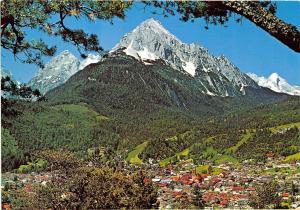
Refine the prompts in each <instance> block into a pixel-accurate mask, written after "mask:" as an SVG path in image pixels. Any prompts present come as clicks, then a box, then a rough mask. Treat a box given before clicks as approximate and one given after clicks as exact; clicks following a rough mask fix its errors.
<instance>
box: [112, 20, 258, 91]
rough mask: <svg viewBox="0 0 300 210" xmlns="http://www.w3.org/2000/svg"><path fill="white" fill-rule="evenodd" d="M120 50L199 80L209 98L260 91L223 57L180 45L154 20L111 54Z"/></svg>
mask: <svg viewBox="0 0 300 210" xmlns="http://www.w3.org/2000/svg"><path fill="white" fill-rule="evenodd" d="M117 50H123V51H124V52H125V53H126V54H127V55H130V56H133V57H135V58H136V59H138V60H140V61H142V62H144V63H145V64H146V65H149V64H150V63H149V62H148V61H147V60H157V59H162V60H164V61H165V62H166V63H167V64H168V65H170V66H171V67H172V68H174V69H176V70H178V71H181V72H182V73H184V74H187V75H189V76H191V77H192V78H194V79H195V80H199V81H200V84H203V87H201V88H202V89H203V92H205V93H207V94H208V93H209V94H210V95H219V96H235V95H239V94H243V93H244V88H241V87H242V86H243V87H246V86H252V87H255V88H258V85H257V84H256V83H255V82H254V81H253V80H252V79H251V78H250V77H248V76H247V75H246V74H244V73H242V72H240V70H239V69H238V68H237V67H236V66H234V65H233V64H232V63H231V62H230V61H229V60H228V59H227V58H226V57H225V56H224V55H222V56H220V57H215V56H213V55H211V54H210V53H209V52H208V50H207V49H205V48H204V47H202V46H200V45H198V44H195V43H192V44H185V43H183V42H181V41H180V40H179V39H178V38H176V37H175V36H174V35H173V34H171V33H170V32H169V31H168V30H167V29H165V28H164V27H163V26H162V24H161V23H160V22H159V21H157V20H154V19H149V20H146V21H144V22H142V23H141V24H140V25H139V26H137V27H136V28H135V29H134V30H133V31H131V32H129V33H127V34H125V35H124V36H123V38H122V39H121V40H120V42H119V43H118V44H117V45H116V46H115V47H114V48H113V49H112V50H111V51H110V53H111V54H112V53H114V52H115V51H117ZM241 89H243V90H241Z"/></svg>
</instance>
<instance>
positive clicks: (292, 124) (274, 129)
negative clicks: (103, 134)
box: [270, 122, 300, 133]
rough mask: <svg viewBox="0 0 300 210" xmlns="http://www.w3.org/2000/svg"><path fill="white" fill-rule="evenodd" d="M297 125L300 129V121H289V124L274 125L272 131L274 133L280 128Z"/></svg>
mask: <svg viewBox="0 0 300 210" xmlns="http://www.w3.org/2000/svg"><path fill="white" fill-rule="evenodd" d="M294 126H296V127H297V128H298V129H300V122H296V123H289V124H284V125H279V126H275V127H272V128H270V129H271V131H272V132H273V133H275V132H277V131H278V130H280V129H283V128H291V127H294Z"/></svg>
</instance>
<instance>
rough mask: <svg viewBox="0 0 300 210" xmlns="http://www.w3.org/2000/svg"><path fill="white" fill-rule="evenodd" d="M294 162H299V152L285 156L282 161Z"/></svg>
mask: <svg viewBox="0 0 300 210" xmlns="http://www.w3.org/2000/svg"><path fill="white" fill-rule="evenodd" d="M295 160H300V152H298V153H296V154H293V155H289V156H286V157H285V159H284V161H285V162H290V161H295Z"/></svg>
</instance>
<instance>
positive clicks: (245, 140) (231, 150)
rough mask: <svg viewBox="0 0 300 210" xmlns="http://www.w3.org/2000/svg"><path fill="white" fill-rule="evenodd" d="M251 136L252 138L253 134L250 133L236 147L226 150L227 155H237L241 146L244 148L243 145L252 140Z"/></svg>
mask: <svg viewBox="0 0 300 210" xmlns="http://www.w3.org/2000/svg"><path fill="white" fill-rule="evenodd" d="M251 136H252V135H251V133H250V132H249V131H248V132H247V133H246V134H245V135H243V137H242V138H241V140H240V141H239V142H238V143H237V144H236V145H234V146H233V147H230V148H228V149H227V150H226V153H227V154H233V153H235V152H236V151H237V150H238V149H239V147H240V146H242V145H243V144H245V143H246V142H247V141H248V139H250V138H251Z"/></svg>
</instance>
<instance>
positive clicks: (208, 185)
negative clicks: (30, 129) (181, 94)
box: [2, 157, 300, 209]
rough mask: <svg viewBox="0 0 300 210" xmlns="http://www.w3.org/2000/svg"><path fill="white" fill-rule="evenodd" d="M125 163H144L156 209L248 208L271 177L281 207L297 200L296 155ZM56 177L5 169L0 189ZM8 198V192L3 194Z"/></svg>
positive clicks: (29, 189) (299, 167)
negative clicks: (219, 161) (216, 162)
mask: <svg viewBox="0 0 300 210" xmlns="http://www.w3.org/2000/svg"><path fill="white" fill-rule="evenodd" d="M125 168H127V169H128V170H132V168H143V169H147V175H146V178H145V179H144V180H143V181H144V183H153V184H154V185H155V186H157V188H158V191H157V192H158V193H157V196H158V198H157V203H158V205H159V208H161V209H174V208H180V209H182V208H197V207H214V208H243V209H249V208H251V207H250V206H249V204H250V203H251V202H255V199H254V198H255V196H257V194H258V193H265V192H263V191H258V189H257V186H267V185H268V183H270V182H274V181H275V182H277V183H278V186H277V189H276V191H277V192H276V193H277V195H278V197H279V198H280V203H279V205H280V207H281V208H299V206H300V161H293V162H292V163H288V162H285V161H284V159H283V158H276V159H275V158H273V157H269V158H268V161H267V162H266V163H264V164H263V163H258V164H252V163H251V160H246V161H244V162H242V163H241V164H240V165H238V166H237V165H233V164H229V163H224V164H220V165H211V166H208V165H204V166H196V165H194V164H193V163H192V162H191V161H188V160H182V161H179V162H177V164H172V165H169V166H167V167H160V166H159V165H158V164H141V165H139V166H137V165H127V166H125ZM57 177H60V174H58V171H52V172H32V173H27V174H20V173H12V172H7V173H4V174H3V175H2V185H3V186H2V190H3V191H2V192H3V195H4V196H8V197H9V196H11V195H13V193H15V192H18V191H23V192H26V194H28V195H30V194H32V195H34V192H33V189H34V188H35V187H36V186H38V185H44V186H45V185H47V184H49V183H51V181H52V180H53V179H54V178H57ZM60 178H61V177H60ZM266 188H267V187H266ZM200 195H201V196H200ZM258 196H259V195H258ZM13 199H14V198H13V197H9V198H8V199H7V200H11V201H13ZM13 202H14V203H16V201H13ZM11 205H12V204H11V203H9V202H8V203H3V204H2V207H3V209H11V207H12V206H11ZM274 205H275V204H272V203H271V204H269V205H268V207H270V208H272V207H273V208H274V207H275V206H274Z"/></svg>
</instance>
